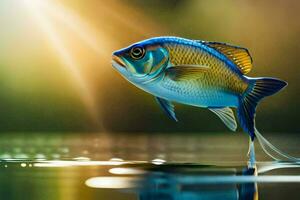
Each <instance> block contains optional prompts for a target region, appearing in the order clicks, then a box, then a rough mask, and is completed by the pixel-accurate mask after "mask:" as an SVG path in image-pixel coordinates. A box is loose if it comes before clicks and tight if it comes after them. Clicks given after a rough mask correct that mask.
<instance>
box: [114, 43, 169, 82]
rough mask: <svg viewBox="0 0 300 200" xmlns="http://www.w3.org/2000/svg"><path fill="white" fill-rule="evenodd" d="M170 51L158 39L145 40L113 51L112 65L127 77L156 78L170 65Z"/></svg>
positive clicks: (146, 79) (132, 78)
mask: <svg viewBox="0 0 300 200" xmlns="http://www.w3.org/2000/svg"><path fill="white" fill-rule="evenodd" d="M168 63H169V53H168V51H167V49H166V48H165V47H164V46H163V45H162V44H161V43H159V42H158V41H152V40H145V41H142V42H139V43H135V44H132V45H130V46H128V47H126V48H124V49H121V50H118V51H115V52H113V55H112V65H113V67H114V68H115V69H117V71H119V72H120V73H121V74H122V75H123V76H124V77H125V78H126V79H128V80H130V81H132V82H137V83H141V82H145V81H149V80H152V79H154V78H156V77H157V76H158V75H159V74H160V73H161V72H162V71H163V70H164V69H165V68H166V67H167V65H168Z"/></svg>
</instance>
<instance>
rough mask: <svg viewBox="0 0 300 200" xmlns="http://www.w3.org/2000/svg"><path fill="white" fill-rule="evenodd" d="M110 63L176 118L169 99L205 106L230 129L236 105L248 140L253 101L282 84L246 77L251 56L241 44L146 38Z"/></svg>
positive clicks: (233, 121)
mask: <svg viewBox="0 0 300 200" xmlns="http://www.w3.org/2000/svg"><path fill="white" fill-rule="evenodd" d="M113 66H114V67H115V68H116V69H117V70H118V71H119V72H120V73H121V74H122V75H123V76H124V77H125V78H126V79H127V80H128V81H129V82H131V83H132V84H134V85H136V86H137V87H139V88H140V89H142V90H144V91H146V92H148V93H150V94H152V95H154V96H155V97H156V99H157V101H158V103H159V104H160V105H161V107H162V108H163V110H164V111H165V112H166V113H167V114H168V116H170V117H171V118H173V119H175V120H177V118H176V116H175V112H174V106H173V104H172V103H171V102H177V103H182V104H186V105H192V106H197V107H203V108H208V109H210V110H211V111H212V112H214V113H215V114H216V115H217V116H218V117H220V119H221V120H222V121H223V122H224V123H225V124H226V125H227V126H228V127H229V128H230V129H231V130H235V129H236V127H237V125H236V122H235V118H234V115H233V112H232V110H231V108H232V107H233V108H237V113H238V118H239V121H240V123H241V126H242V128H243V129H244V130H245V131H246V132H247V133H248V134H249V135H250V137H251V139H252V140H253V139H254V136H255V133H254V132H255V123H254V117H255V109H256V106H257V104H258V102H259V101H260V100H261V99H262V98H264V97H265V96H269V95H272V94H274V93H276V92H278V91H279V90H281V89H282V88H283V87H284V86H286V82H284V81H281V80H279V79H275V78H250V77H247V76H246V74H247V73H249V72H250V70H251V68H252V58H251V56H250V54H249V52H248V50H247V49H245V48H242V47H237V46H232V45H228V44H225V43H218V42H206V41H195V40H189V39H184V38H178V37H158V38H151V39H148V40H145V41H141V42H138V43H135V44H133V45H130V46H129V47H126V48H124V49H121V50H119V51H116V52H114V53H113Z"/></svg>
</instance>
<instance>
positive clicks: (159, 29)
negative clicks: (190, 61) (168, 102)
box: [0, 0, 300, 133]
mask: <svg viewBox="0 0 300 200" xmlns="http://www.w3.org/2000/svg"><path fill="white" fill-rule="evenodd" d="M299 10H300V2H299V1H296V0H289V1H271V0H265V1H237V0H224V1H223V0H218V1H208V0H207V1H200V0H190V1H184V0H165V1H159V0H151V1H146V0H143V1H141V0H131V1H129V0H126V1H121V0H119V1H117V0H113V1H98V0H86V1H80V0H64V1H50V0H49V1H42V0H1V1H0V24H1V29H0V111H1V115H0V131H2V132H7V131H53V132H54V131H72V132H74V131H78V132H98V131H108V132H109V131H112V132H114V131H117V132H140V131H142V132H156V131H159V132H164V131H165V132H173V131H176V132H179V131H193V132H194V131H227V129H226V127H224V125H223V124H222V122H221V121H220V120H219V119H218V118H217V117H216V116H215V115H214V114H212V113H210V112H209V111H208V110H205V109H200V108H195V107H189V106H184V105H178V104H176V113H177V116H178V118H179V122H178V123H175V122H173V121H171V120H169V119H168V118H167V117H166V116H164V114H163V112H162V111H161V110H160V108H159V106H158V105H156V102H155V101H154V98H153V97H152V96H151V95H149V94H146V93H145V92H143V91H141V90H139V89H137V88H135V87H134V86H133V85H131V84H130V83H128V82H127V81H126V80H124V79H123V78H122V77H121V76H120V75H119V74H118V73H117V72H116V71H115V70H114V69H113V68H112V67H111V64H110V62H111V52H112V51H114V50H117V49H120V48H122V47H125V46H127V45H129V44H131V43H133V42H136V41H139V40H142V39H146V38H149V37H153V36H161V35H172V36H181V37H186V38H191V39H200V40H208V41H221V42H227V43H231V44H236V45H238V46H242V47H246V48H248V49H249V51H250V53H251V55H252V57H253V60H254V68H253V70H252V71H251V73H250V74H249V76H254V77H255V76H271V77H278V78H281V79H284V80H286V81H287V82H288V83H289V86H288V87H287V88H286V89H285V90H284V91H282V92H280V93H278V94H277V95H274V96H272V97H269V98H267V99H265V100H264V101H263V102H262V103H261V104H260V106H259V107H258V111H257V118H256V119H257V126H258V129H259V130H261V131H273V132H283V133H284V132H293V133H297V132H300V128H299V126H298V121H299V117H298V114H299V111H300V109H299V107H300V102H299V90H300V80H299V77H298V76H299V75H300V70H299V68H300V59H299V52H300V38H299V35H300V23H299V19H300V12H299Z"/></svg>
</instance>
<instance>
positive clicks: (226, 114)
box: [209, 107, 237, 131]
mask: <svg viewBox="0 0 300 200" xmlns="http://www.w3.org/2000/svg"><path fill="white" fill-rule="evenodd" d="M209 110H211V111H212V112H213V113H215V114H216V115H217V116H218V117H219V118H220V119H221V120H222V122H223V123H224V124H225V125H226V126H227V127H228V128H229V129H230V130H232V131H235V130H236V128H237V123H236V120H235V117H234V114H233V111H232V110H231V108H229V107H225V108H209Z"/></svg>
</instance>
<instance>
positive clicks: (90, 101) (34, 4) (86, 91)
mask: <svg viewBox="0 0 300 200" xmlns="http://www.w3.org/2000/svg"><path fill="white" fill-rule="evenodd" d="M23 2H24V4H25V5H26V7H27V9H28V11H29V13H30V14H31V16H32V17H33V19H34V20H35V22H36V24H37V25H38V26H39V27H40V28H41V29H42V31H43V32H44V34H45V36H46V37H47V39H48V41H49V44H50V45H52V47H53V48H54V50H55V51H56V52H57V55H58V56H59V58H60V60H61V62H62V64H63V66H64V67H65V68H66V70H68V71H69V72H70V74H71V76H72V77H73V80H74V84H76V86H77V87H78V91H79V92H80V95H81V98H82V100H83V102H84V104H85V106H86V107H87V109H88V111H89V113H90V114H91V115H92V117H93V119H94V120H95V122H98V120H99V116H98V107H97V105H96V102H95V100H94V97H93V94H92V92H91V90H90V88H89V86H88V85H87V83H86V81H85V80H84V78H83V77H82V75H81V72H80V70H79V69H80V68H79V64H78V63H77V62H76V61H75V60H74V58H73V57H72V55H71V53H70V51H69V50H68V49H67V48H66V46H65V45H64V41H63V38H62V37H61V36H60V35H59V33H58V32H57V31H56V29H55V26H54V24H53V21H51V16H50V15H47V12H45V10H47V9H45V7H46V6H47V7H49V8H52V10H48V11H52V12H53V15H55V16H59V19H61V20H62V22H63V23H66V24H67V25H68V26H69V27H70V28H72V29H73V30H74V33H76V34H79V36H80V37H81V38H82V39H83V40H84V41H85V42H87V43H88V44H89V45H90V46H91V47H92V48H93V49H94V50H95V51H96V52H98V53H102V52H100V48H99V47H98V46H97V41H96V40H95V39H94V38H91V37H89V34H88V33H86V32H84V30H85V29H84V28H81V27H80V25H79V24H76V21H74V22H73V20H71V15H70V13H69V15H67V14H65V13H68V12H67V11H65V10H63V8H62V7H56V5H55V4H54V2H50V1H46V0H44V1H40V0H23ZM53 8H57V9H53Z"/></svg>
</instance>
